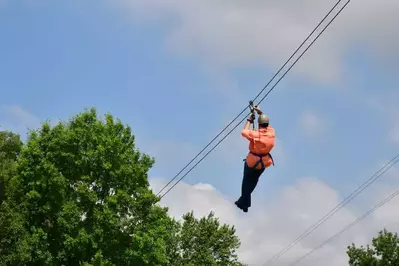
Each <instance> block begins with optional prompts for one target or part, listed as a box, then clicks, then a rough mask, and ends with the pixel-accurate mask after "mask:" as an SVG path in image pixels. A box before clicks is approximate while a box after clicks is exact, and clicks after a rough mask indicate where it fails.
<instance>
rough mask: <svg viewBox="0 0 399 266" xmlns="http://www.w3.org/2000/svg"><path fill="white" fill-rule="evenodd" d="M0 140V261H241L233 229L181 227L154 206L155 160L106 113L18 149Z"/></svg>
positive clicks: (96, 265)
mask: <svg viewBox="0 0 399 266" xmlns="http://www.w3.org/2000/svg"><path fill="white" fill-rule="evenodd" d="M0 136H2V137H1V143H0V145H2V146H0V147H2V149H1V150H0V151H1V152H3V153H0V156H1V157H0V158H1V160H2V161H1V162H6V163H4V164H2V168H1V169H2V172H1V173H0V174H2V176H3V177H4V178H3V179H4V180H6V182H3V183H4V184H5V185H4V187H5V191H6V192H7V193H5V194H6V195H7V197H5V198H4V201H3V203H2V204H1V206H0V261H1V265H84V266H91V265H93V266H100V265H101V266H112V265H121V266H123V265H135V266H140V265H154V266H156V265H162V266H175V265H176V266H183V265H184V266H186V265H210V266H212V265H220V266H224V265H232V266H235V265H237V266H238V265H242V264H240V263H239V262H237V255H236V254H235V252H236V249H237V248H238V247H239V245H240V243H239V240H238V238H237V237H236V236H235V229H234V227H229V226H228V225H220V223H219V221H218V219H216V218H215V217H214V214H213V213H211V214H210V215H209V216H207V217H203V218H201V219H199V220H198V219H195V218H194V216H193V213H188V214H186V215H184V217H183V222H182V223H180V222H178V221H176V220H174V219H172V218H170V217H169V216H168V214H167V208H161V207H160V206H159V205H158V204H156V203H157V202H158V200H159V198H157V197H156V196H155V195H154V194H153V193H152V191H151V190H150V189H149V182H148V177H147V173H148V171H149V169H150V168H151V167H152V165H153V163H154V159H153V158H150V157H149V156H148V155H146V154H143V153H141V152H140V151H139V150H138V149H137V148H136V146H135V142H134V140H135V138H134V136H133V135H132V133H131V129H130V127H128V126H124V125H123V124H122V123H121V121H119V120H117V121H115V120H114V118H113V117H112V116H111V115H109V114H107V115H106V116H105V120H104V121H103V120H100V119H99V118H98V117H97V113H96V110H95V109H90V110H86V111H84V112H82V113H80V114H78V115H76V116H75V117H73V118H72V119H71V120H69V121H68V122H65V123H62V122H60V123H58V124H57V125H56V126H54V127H51V126H50V125H49V124H48V123H44V124H43V125H42V127H41V128H39V129H38V130H35V131H31V132H30V134H29V136H28V140H27V142H26V143H25V144H24V145H22V143H21V142H20V140H19V138H18V137H16V136H15V135H13V134H10V133H4V135H0ZM3 166H4V167H3ZM3 179H2V180H3Z"/></svg>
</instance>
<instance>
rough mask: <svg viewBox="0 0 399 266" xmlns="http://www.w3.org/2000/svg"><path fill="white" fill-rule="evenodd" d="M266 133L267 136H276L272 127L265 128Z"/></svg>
mask: <svg viewBox="0 0 399 266" xmlns="http://www.w3.org/2000/svg"><path fill="white" fill-rule="evenodd" d="M267 132H268V133H269V134H271V135H273V137H274V136H275V135H276V130H275V129H274V127H272V126H270V125H269V126H268V127H267Z"/></svg>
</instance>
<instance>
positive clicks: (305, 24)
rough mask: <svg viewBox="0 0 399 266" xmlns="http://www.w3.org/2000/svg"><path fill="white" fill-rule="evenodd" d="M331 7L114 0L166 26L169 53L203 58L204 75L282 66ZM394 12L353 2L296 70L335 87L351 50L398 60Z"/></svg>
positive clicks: (302, 1) (388, 5)
mask: <svg viewBox="0 0 399 266" xmlns="http://www.w3.org/2000/svg"><path fill="white" fill-rule="evenodd" d="M112 2H113V4H115V2H114V1H112ZM335 2H336V1H335V0H328V1H327V0H326V1H310V0H292V1H276V0H268V1H252V2H251V3H248V2H245V3H244V2H242V1H238V0H233V1H231V0H230V1H227V0H221V1H211V0H203V1H196V2H192V1H189V2H187V1H184V0H165V1H156V0H147V1H140V0H120V1H119V3H122V6H123V7H124V8H125V10H126V7H128V9H130V12H132V14H133V15H132V18H133V19H134V20H135V21H137V22H139V23H141V22H143V21H144V22H148V23H150V22H154V23H159V24H160V25H163V26H165V25H166V26H167V27H168V35H167V39H166V40H165V44H166V47H167V48H168V49H169V50H171V51H173V52H175V53H176V54H179V55H184V56H189V57H194V58H196V59H198V60H200V61H201V62H202V63H203V64H204V66H205V67H206V68H208V69H209V68H211V69H212V68H214V69H229V68H233V67H236V66H245V65H253V64H261V65H265V66H268V67H272V68H276V67H278V66H280V65H281V64H282V63H283V62H284V61H285V60H286V59H287V58H288V56H289V55H290V54H291V53H292V52H293V51H294V50H295V48H296V47H297V46H298V45H299V44H300V43H301V42H302V41H303V40H304V38H305V37H306V36H307V34H308V33H310V32H311V30H312V29H313V28H314V27H315V26H316V25H317V23H318V22H319V21H320V20H321V18H322V17H323V16H324V15H325V14H326V13H327V11H328V10H329V9H330V8H331V7H332V6H333V4H334V3H335ZM344 2H346V1H343V3H342V5H343V4H344ZM398 8H399V2H398V1H396V0H385V1H383V2H380V1H372V0H364V1H351V3H349V5H348V6H347V8H346V9H345V10H344V11H343V13H342V14H341V15H340V16H339V17H338V18H337V20H336V21H335V22H334V23H333V24H332V26H331V28H329V29H328V30H327V31H326V32H325V34H323V35H322V36H321V38H320V39H319V40H318V41H317V43H316V44H315V45H314V46H313V47H312V48H311V50H309V52H308V53H307V55H306V56H305V58H304V60H303V61H302V62H301V63H300V64H299V65H298V66H297V67H295V69H294V71H297V73H301V74H303V75H305V76H307V77H308V78H310V79H312V80H316V81H320V82H328V83H329V82H333V81H336V80H337V79H339V78H340V77H341V75H342V74H343V69H342V67H343V63H344V60H345V59H346V57H347V54H348V53H349V52H350V51H351V50H350V49H352V48H353V47H358V46H362V47H361V48H368V49H369V50H370V51H372V55H375V56H377V57H378V58H380V59H383V61H386V60H392V61H395V58H396V59H397V58H398V56H399V53H398V52H397V49H396V47H397V46H398V45H399V32H398V31H397V30H396V25H397V24H398V23H399V17H398V16H397V14H396V13H397V12H396V10H398ZM334 14H335V13H334ZM334 14H333V15H334ZM388 54H389V55H390V56H389V57H387V55H388ZM386 58H388V59H386Z"/></svg>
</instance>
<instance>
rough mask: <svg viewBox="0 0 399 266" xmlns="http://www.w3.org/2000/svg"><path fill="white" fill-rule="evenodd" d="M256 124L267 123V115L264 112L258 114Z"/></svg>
mask: <svg viewBox="0 0 399 266" xmlns="http://www.w3.org/2000/svg"><path fill="white" fill-rule="evenodd" d="M258 124H269V117H267V115H265V114H260V115H259V117H258Z"/></svg>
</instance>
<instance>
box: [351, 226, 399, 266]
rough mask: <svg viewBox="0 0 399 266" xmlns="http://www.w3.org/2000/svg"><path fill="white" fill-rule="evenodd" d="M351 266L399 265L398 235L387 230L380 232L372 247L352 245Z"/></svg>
mask: <svg viewBox="0 0 399 266" xmlns="http://www.w3.org/2000/svg"><path fill="white" fill-rule="evenodd" d="M347 254H348V256H349V265H350V266H389V265H392V266H394V265H395V266H396V265H399V238H398V235H397V233H395V234H394V233H391V232H388V231H387V230H386V229H384V230H382V231H381V232H379V234H378V236H377V237H374V238H373V240H372V246H371V247H370V245H367V246H366V247H364V246H360V247H359V248H358V247H356V246H355V244H352V245H351V246H349V247H348V251H347Z"/></svg>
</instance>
